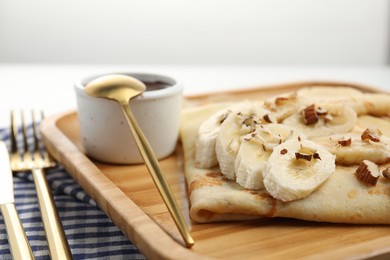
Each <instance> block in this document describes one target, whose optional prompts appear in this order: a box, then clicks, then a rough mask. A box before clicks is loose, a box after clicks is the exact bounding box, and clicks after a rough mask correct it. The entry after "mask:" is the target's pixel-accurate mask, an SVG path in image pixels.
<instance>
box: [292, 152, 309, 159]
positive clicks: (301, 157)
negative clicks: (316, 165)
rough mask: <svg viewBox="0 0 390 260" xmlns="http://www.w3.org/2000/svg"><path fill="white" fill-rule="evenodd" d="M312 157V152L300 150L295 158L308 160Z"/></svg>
mask: <svg viewBox="0 0 390 260" xmlns="http://www.w3.org/2000/svg"><path fill="white" fill-rule="evenodd" d="M312 157H313V155H312V154H306V153H299V152H296V153H295V159H297V160H299V159H303V160H306V161H311V158H312Z"/></svg>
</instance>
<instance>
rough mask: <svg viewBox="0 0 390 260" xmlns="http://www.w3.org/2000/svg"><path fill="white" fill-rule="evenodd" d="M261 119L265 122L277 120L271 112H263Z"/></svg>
mask: <svg viewBox="0 0 390 260" xmlns="http://www.w3.org/2000/svg"><path fill="white" fill-rule="evenodd" d="M263 119H264V121H265V122H267V123H276V122H277V120H276V118H275V117H274V116H273V115H271V114H265V115H264V116H263Z"/></svg>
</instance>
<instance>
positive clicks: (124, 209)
mask: <svg viewBox="0 0 390 260" xmlns="http://www.w3.org/2000/svg"><path fill="white" fill-rule="evenodd" d="M74 113H76V111H68V112H64V113H59V114H56V115H53V116H50V117H47V118H45V119H44V120H43V121H42V122H41V126H40V130H41V133H42V141H43V142H44V144H45V146H46V149H47V150H48V152H49V153H50V154H51V155H52V156H53V157H54V158H55V159H56V160H57V161H58V162H59V163H60V164H61V165H62V166H63V167H64V168H65V169H66V170H67V171H68V173H69V174H70V175H71V176H72V177H73V179H75V180H76V182H78V183H79V184H80V185H81V186H82V187H83V189H84V191H85V192H86V193H87V194H88V195H89V196H90V197H91V198H92V199H94V200H95V201H96V202H97V204H98V205H99V207H100V208H101V209H102V210H103V211H104V212H105V213H106V215H107V216H108V217H109V218H110V219H111V220H112V221H113V222H114V223H115V225H117V226H118V228H119V229H120V230H122V231H123V233H124V234H125V235H126V236H127V237H128V239H129V240H131V241H132V243H133V244H134V245H135V246H137V248H139V250H140V251H141V252H142V253H143V254H144V255H145V256H146V257H147V258H149V259H161V258H163V259H203V258H204V259H207V258H206V257H203V256H200V255H198V254H196V253H194V252H193V251H191V250H190V249H187V248H185V247H184V244H183V242H182V241H180V242H179V241H176V240H174V239H173V238H172V237H171V236H169V234H168V233H166V232H165V231H164V230H163V229H162V228H161V227H160V226H159V225H158V224H157V223H156V222H155V221H153V220H152V219H151V218H150V217H149V216H148V215H147V214H146V213H145V212H143V211H142V210H141V209H140V208H139V207H138V206H137V205H136V204H135V203H134V202H133V201H132V200H131V199H130V198H128V197H127V196H126V194H124V193H123V192H122V191H121V190H120V189H119V188H118V187H117V186H116V185H115V184H113V183H112V182H111V181H110V180H109V179H108V178H107V177H106V176H105V175H104V174H103V173H102V172H101V171H100V170H99V169H98V168H97V167H96V166H95V165H94V164H93V163H92V162H91V161H90V160H89V159H88V157H86V156H80V151H79V150H78V148H77V147H76V146H75V145H74V144H73V143H72V142H71V141H70V140H69V139H68V138H67V137H66V136H65V135H64V134H63V133H62V132H61V130H60V129H59V128H58V127H57V121H58V120H60V119H62V118H64V117H67V116H70V115H72V114H74ZM83 172H88V174H87V175H86V174H85V173H84V174H83ZM91 176H93V179H92V178H90V177H91ZM97 191H99V192H97ZM113 200H115V203H113ZM118 201H121V202H122V203H118ZM129 206H130V207H129ZM167 249H169V250H167Z"/></svg>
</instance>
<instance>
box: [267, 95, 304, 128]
mask: <svg viewBox="0 0 390 260" xmlns="http://www.w3.org/2000/svg"><path fill="white" fill-rule="evenodd" d="M264 107H265V108H267V109H269V110H270V111H271V115H272V117H274V118H275V119H276V122H278V123H280V122H282V121H283V120H284V119H286V118H287V117H289V116H291V115H292V114H294V113H295V112H296V111H297V109H298V107H299V103H298V100H297V93H296V92H295V91H294V92H290V93H287V94H283V95H278V96H275V97H271V98H268V99H266V100H265V101H264ZM276 122H273V123H276Z"/></svg>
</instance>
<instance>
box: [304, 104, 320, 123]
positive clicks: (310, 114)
mask: <svg viewBox="0 0 390 260" xmlns="http://www.w3.org/2000/svg"><path fill="white" fill-rule="evenodd" d="M302 115H303V121H304V122H305V124H306V125H312V124H315V123H317V122H318V115H317V111H316V108H315V105H314V104H313V105H310V106H308V107H306V108H305V109H304V110H302Z"/></svg>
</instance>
